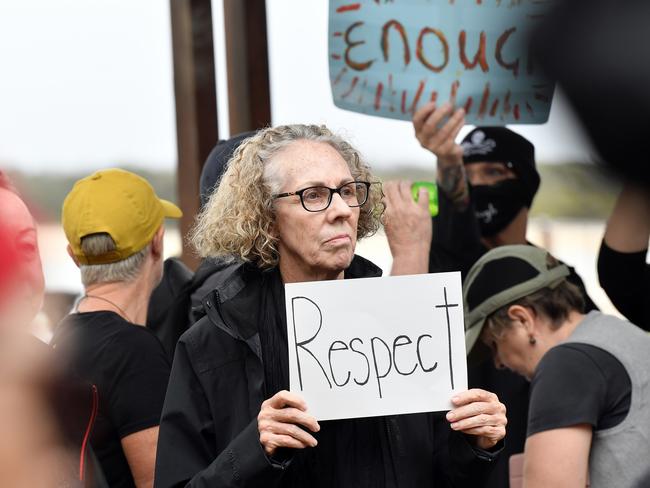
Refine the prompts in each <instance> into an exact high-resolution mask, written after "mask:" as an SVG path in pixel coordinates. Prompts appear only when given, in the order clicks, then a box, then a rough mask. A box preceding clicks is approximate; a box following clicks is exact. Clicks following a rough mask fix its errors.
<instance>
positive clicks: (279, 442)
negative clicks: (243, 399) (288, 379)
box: [257, 390, 320, 456]
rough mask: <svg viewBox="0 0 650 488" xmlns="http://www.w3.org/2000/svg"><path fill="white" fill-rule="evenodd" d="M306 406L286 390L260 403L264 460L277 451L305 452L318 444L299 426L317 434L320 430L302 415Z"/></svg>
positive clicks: (260, 429)
mask: <svg viewBox="0 0 650 488" xmlns="http://www.w3.org/2000/svg"><path fill="white" fill-rule="evenodd" d="M306 411H307V404H306V403H305V401H304V400H303V399H302V398H300V397H299V396H298V395H296V394H294V393H291V392H289V391H286V390H282V391H279V392H277V393H276V394H275V395H273V396H272V397H271V398H269V399H268V400H265V401H264V403H262V408H261V409H260V413H259V415H258V416H257V429H258V430H259V432H260V444H262V447H264V452H266V455H267V456H272V455H273V454H274V453H275V450H276V449H277V448H278V447H291V448H293V449H304V448H305V447H315V446H316V444H318V442H317V441H316V439H314V437H313V436H312V435H311V434H309V433H308V432H307V431H305V430H304V429H303V428H302V427H301V426H303V427H306V428H307V429H309V430H311V431H312V432H318V431H319V430H320V426H319V425H318V422H317V421H316V419H315V418H314V417H312V416H311V415H308V414H307V413H305V412H306Z"/></svg>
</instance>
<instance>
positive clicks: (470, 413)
mask: <svg viewBox="0 0 650 488" xmlns="http://www.w3.org/2000/svg"><path fill="white" fill-rule="evenodd" d="M451 402H452V403H453V404H454V406H455V407H456V408H454V409H453V410H450V411H449V412H447V420H448V421H449V422H450V424H451V428H452V429H453V430H457V431H458V432H462V433H464V434H468V435H473V436H476V446H477V447H479V448H481V449H490V448H492V447H494V446H495V445H496V444H497V442H499V441H500V440H501V439H503V438H504V437H505V435H506V424H507V423H508V419H507V418H506V406H505V405H504V404H503V403H501V402H500V401H499V398H498V397H497V396H496V395H495V394H494V393H490V392H489V391H485V390H481V389H478V388H473V389H471V390H467V391H464V392H462V393H458V394H456V395H455V396H454V397H453V398H452V399H451Z"/></svg>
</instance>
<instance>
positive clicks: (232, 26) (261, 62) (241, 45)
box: [223, 0, 271, 135]
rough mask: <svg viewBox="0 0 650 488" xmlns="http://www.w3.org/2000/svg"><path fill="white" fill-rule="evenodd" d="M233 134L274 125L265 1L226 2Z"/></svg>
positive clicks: (231, 130)
mask: <svg viewBox="0 0 650 488" xmlns="http://www.w3.org/2000/svg"><path fill="white" fill-rule="evenodd" d="M223 6H224V28H225V36H226V64H227V69H228V104H229V121H230V134H231V135H235V134H238V133H240V132H245V131H250V130H255V129H259V128H261V127H264V126H267V125H270V124H271V95H270V89H269V60H268V42H267V31H266V2H265V1H264V0H224V1H223Z"/></svg>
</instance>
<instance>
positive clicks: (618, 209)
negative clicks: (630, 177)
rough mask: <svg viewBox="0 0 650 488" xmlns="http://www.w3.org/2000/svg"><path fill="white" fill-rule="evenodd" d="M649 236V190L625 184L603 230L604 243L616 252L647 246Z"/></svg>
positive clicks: (630, 250) (627, 251)
mask: <svg viewBox="0 0 650 488" xmlns="http://www.w3.org/2000/svg"><path fill="white" fill-rule="evenodd" d="M649 238H650V192H648V191H646V190H645V189H643V188H638V187H635V186H633V185H630V184H628V185H626V186H625V187H624V188H623V191H622V192H621V194H620V195H619V197H618V200H617V201H616V205H615V206H614V210H613V211H612V215H611V216H610V218H609V221H608V222H607V228H606V230H605V238H604V240H605V243H606V244H607V245H608V246H609V247H610V248H611V249H613V250H615V251H618V252H625V253H632V252H639V251H643V250H645V249H647V248H648V239H649Z"/></svg>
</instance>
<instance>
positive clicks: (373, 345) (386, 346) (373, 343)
mask: <svg viewBox="0 0 650 488" xmlns="http://www.w3.org/2000/svg"><path fill="white" fill-rule="evenodd" d="M375 340H377V341H379V342H381V343H382V344H383V345H384V347H385V348H386V352H388V370H386V372H385V373H383V374H381V375H380V374H379V370H378V369H377V354H376V352H375ZM370 349H371V350H372V362H373V363H374V365H375V376H376V377H377V388H378V389H379V398H382V396H381V379H382V378H385V377H386V376H388V373H390V370H391V369H392V368H393V360H392V358H391V355H390V348H389V347H388V344H386V343H385V342H384V341H383V340H382V339H381V338H379V337H373V338H372V339H370Z"/></svg>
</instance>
